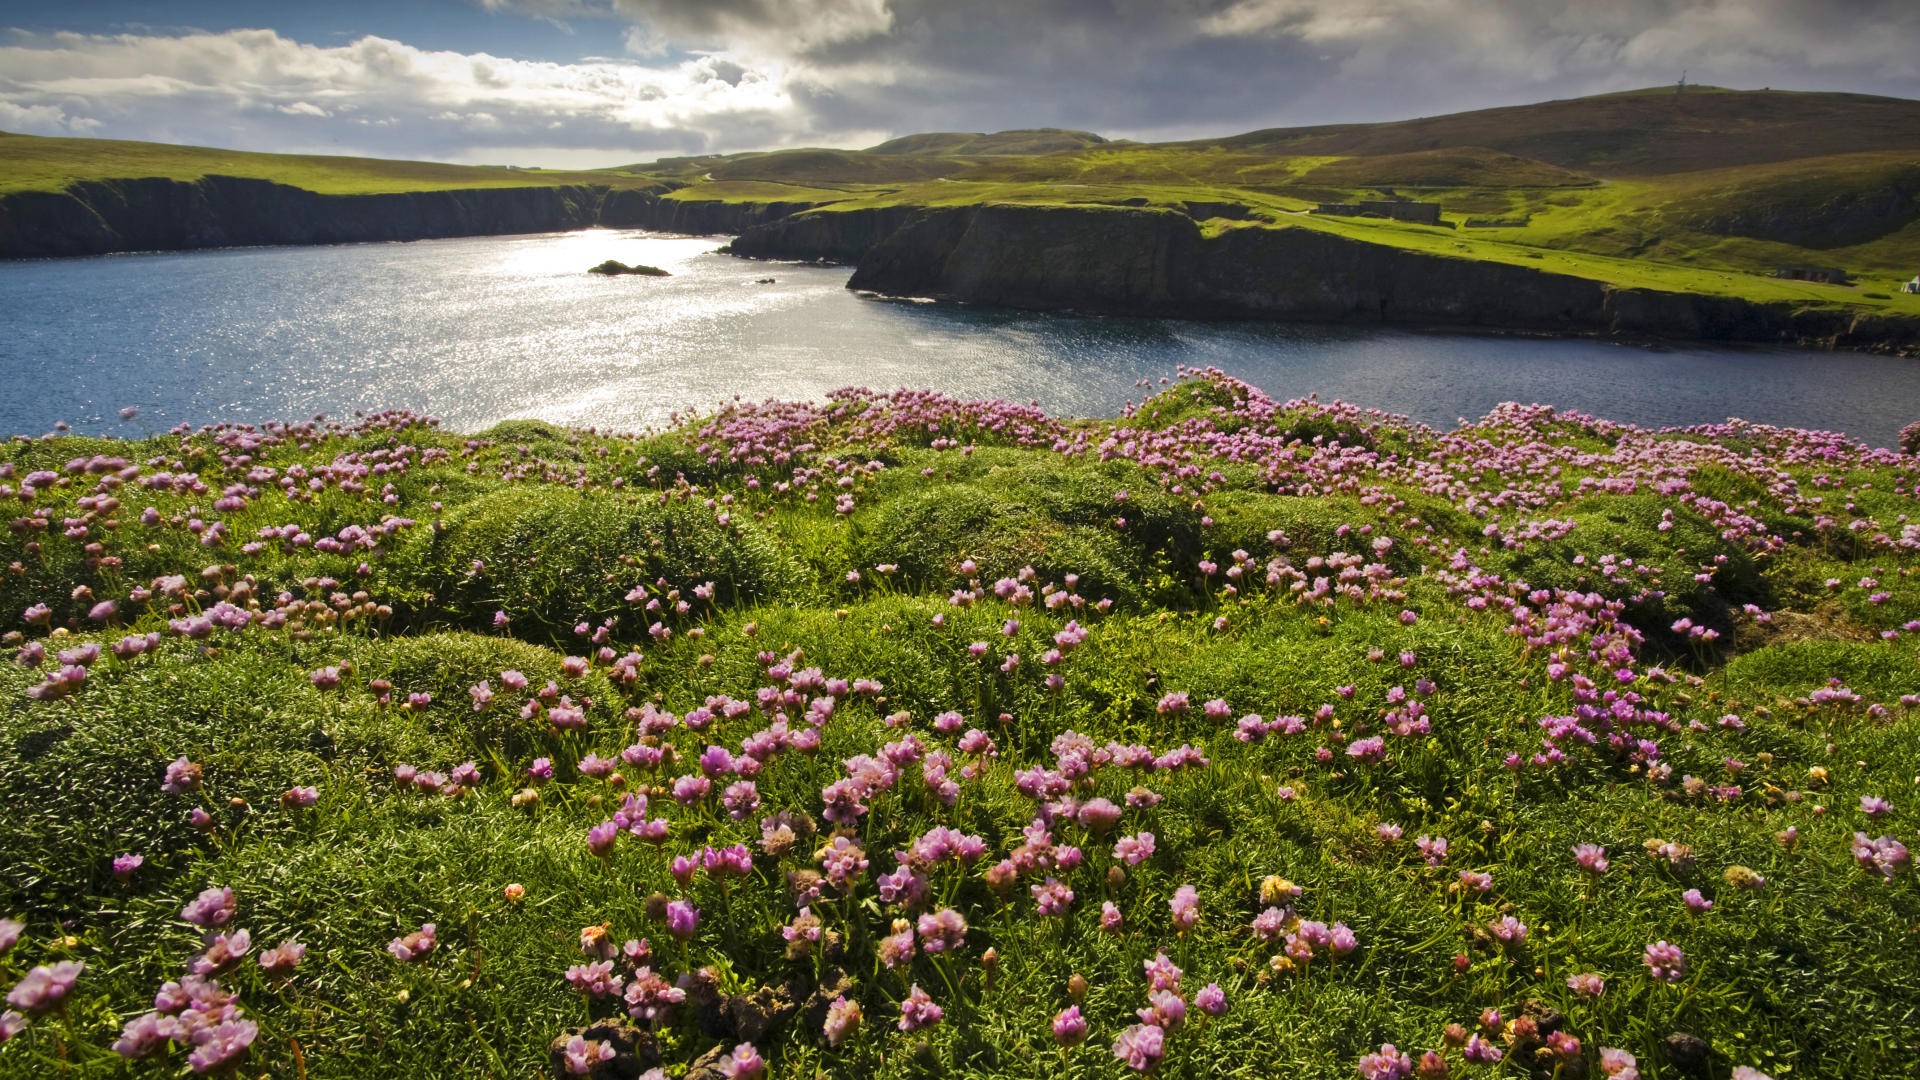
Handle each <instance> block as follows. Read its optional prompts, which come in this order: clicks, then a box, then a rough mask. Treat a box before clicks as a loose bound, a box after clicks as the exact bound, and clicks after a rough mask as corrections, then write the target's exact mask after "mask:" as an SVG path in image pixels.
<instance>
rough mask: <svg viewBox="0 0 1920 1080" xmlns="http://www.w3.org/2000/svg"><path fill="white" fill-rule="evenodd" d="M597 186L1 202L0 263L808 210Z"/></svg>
mask: <svg viewBox="0 0 1920 1080" xmlns="http://www.w3.org/2000/svg"><path fill="white" fill-rule="evenodd" d="M663 194H664V192H663V191H647V190H626V189H611V188H606V187H599V186H576V187H525V188H474V189H464V190H452V191H415V192H401V193H392V194H374V195H322V194H318V193H316V192H312V191H307V190H306V189H304V188H297V187H290V186H288V185H286V184H276V183H273V182H271V181H267V180H248V179H240V178H236V177H231V176H207V177H202V178H201V179H199V180H193V181H182V180H167V179H158V178H150V179H142V180H109V181H89V182H83V183H77V184H74V185H72V186H70V187H69V188H67V190H66V191H64V192H34V191H29V192H17V193H14V194H9V195H4V196H0V258H9V259H27V258H44V257H51V256H65V255H103V254H107V253H109V252H119V251H183V250H189V249H194V248H213V247H245V246H254V245H262V244H346V243H359V242H365V241H377V240H426V239H434V238H440V237H451V236H495V235H503V234H509V233H533V232H554V231H558V230H564V229H581V228H586V227H588V226H592V225H606V226H612V227H615V228H634V229H659V230H661V231H664V232H680V233H690V234H709V233H711V234H719V233H737V232H740V231H741V230H743V229H748V228H752V227H753V226H756V225H760V224H764V223H766V222H769V221H773V220H776V219H778V218H782V217H785V216H787V215H789V214H793V213H797V212H799V211H801V210H806V209H810V208H811V207H812V206H813V204H811V203H731V202H723V201H720V200H711V199H709V200H680V199H670V198H664V197H663Z"/></svg>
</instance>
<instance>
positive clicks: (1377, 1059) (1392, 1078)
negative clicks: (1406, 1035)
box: [1360, 1043, 1413, 1080]
mask: <svg viewBox="0 0 1920 1080" xmlns="http://www.w3.org/2000/svg"><path fill="white" fill-rule="evenodd" d="M1360 1075H1361V1077H1362V1078H1363V1080H1406V1078H1407V1077H1409V1076H1412V1075H1413V1058H1412V1057H1410V1056H1408V1055H1406V1054H1403V1053H1401V1052H1400V1050H1399V1048H1397V1047H1395V1046H1394V1045H1393V1044H1392V1043H1382V1044H1381V1045H1380V1049H1379V1050H1376V1051H1374V1052H1373V1053H1371V1054H1363V1055H1361V1058H1360Z"/></svg>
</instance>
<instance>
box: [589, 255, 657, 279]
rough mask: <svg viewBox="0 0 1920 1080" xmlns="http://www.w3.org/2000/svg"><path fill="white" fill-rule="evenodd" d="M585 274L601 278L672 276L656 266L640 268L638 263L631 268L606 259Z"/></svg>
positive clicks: (617, 261) (614, 260) (618, 261)
mask: <svg viewBox="0 0 1920 1080" xmlns="http://www.w3.org/2000/svg"><path fill="white" fill-rule="evenodd" d="M587 273H589V274H599V275H601V276H602V277H621V276H629V275H637V276H639V277H672V276H673V275H672V274H669V273H667V272H666V271H665V270H662V269H660V268H659V267H657V266H642V265H640V264H638V263H635V264H634V265H632V266H628V265H627V264H626V263H623V262H621V261H620V260H618V259H608V260H607V261H606V262H603V263H601V264H600V265H599V266H593V267H589V268H588V269H587Z"/></svg>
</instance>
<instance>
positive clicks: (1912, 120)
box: [1186, 86, 1920, 176]
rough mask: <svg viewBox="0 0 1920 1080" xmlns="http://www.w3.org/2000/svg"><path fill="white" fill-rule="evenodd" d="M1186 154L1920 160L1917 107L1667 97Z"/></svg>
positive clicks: (1645, 94)
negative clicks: (1864, 156) (1902, 155)
mask: <svg viewBox="0 0 1920 1080" xmlns="http://www.w3.org/2000/svg"><path fill="white" fill-rule="evenodd" d="M1186 145H1188V146H1192V147H1196V148H1198V147H1207V146H1219V147H1222V148H1224V149H1227V150H1234V151H1241V152H1256V153H1264V154H1286V155H1300V154H1308V155H1311V154H1332V155H1339V156H1352V157H1368V156H1377V155H1381V154H1404V153H1410V152H1413V151H1419V150H1441V149H1450V148H1457V147H1469V146H1473V147H1489V148H1492V149H1495V150H1504V151H1506V152H1508V153H1511V154H1517V155H1520V156H1522V157H1531V158H1538V159H1540V160H1541V161H1546V162H1551V163H1553V164H1555V165H1560V166H1562V167H1564V168H1569V169H1575V170H1578V171H1581V172H1589V173H1594V174H1596V175H1601V176H1660V175H1666V174H1670V173H1681V172H1693V171H1697V170H1700V169H1722V168H1729V167H1733V166H1740V165H1762V164H1767V163H1771V162H1778V161H1789V160H1793V159H1795V158H1807V157H1826V156H1829V155H1833V154H1852V153H1860V152H1863V151H1869V150H1887V149H1894V148H1902V149H1920V101H1909V100H1906V99H1904V98H1887V97H1874V96H1870V95H1867V94H1831V93H1796V92H1789V91H1778V90H1722V89H1719V88H1717V87H1706V86H1698V87H1688V88H1687V89H1686V91H1685V92H1684V93H1676V92H1675V91H1674V89H1673V88H1672V87H1664V88H1654V89H1649V90H1634V91H1629V92H1626V93H1619V94H1601V95H1598V96H1595V97H1584V98H1571V99H1568V100H1565V101H1547V102H1541V103H1540V104H1537V105H1518V106H1512V107H1509V108H1500V109H1481V110H1477V111H1474V112H1465V113H1455V114H1452V115H1449V116H1434V117H1424V118H1422V119H1418V120H1403V121H1397V122H1394V123H1385V124H1344V125H1339V126H1333V127H1304V128H1273V129H1269V130H1265V131H1254V132H1249V133H1247V134H1245V135H1236V136H1234V137H1232V138H1228V139H1203V140H1195V141H1193V142H1190V143H1187V144H1186Z"/></svg>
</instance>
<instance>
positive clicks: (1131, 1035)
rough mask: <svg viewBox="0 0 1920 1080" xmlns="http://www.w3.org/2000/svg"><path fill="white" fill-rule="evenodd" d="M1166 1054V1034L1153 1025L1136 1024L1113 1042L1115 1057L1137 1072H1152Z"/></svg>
mask: <svg viewBox="0 0 1920 1080" xmlns="http://www.w3.org/2000/svg"><path fill="white" fill-rule="evenodd" d="M1165 1054H1166V1033H1165V1032H1163V1031H1161V1030H1160V1028H1159V1027H1157V1026H1155V1025H1153V1024H1135V1025H1133V1026H1132V1027H1130V1028H1127V1029H1126V1030H1124V1031H1122V1032H1121V1033H1120V1034H1119V1036H1118V1037H1117V1038H1115V1039H1114V1040H1113V1056H1114V1057H1116V1058H1119V1059H1120V1060H1121V1061H1123V1062H1125V1063H1126V1065H1127V1067H1128V1068H1130V1069H1132V1070H1133V1071H1135V1072H1151V1071H1152V1070H1153V1069H1154V1067H1155V1066H1157V1065H1159V1064H1160V1059H1161V1057H1162V1056H1164V1055H1165Z"/></svg>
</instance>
